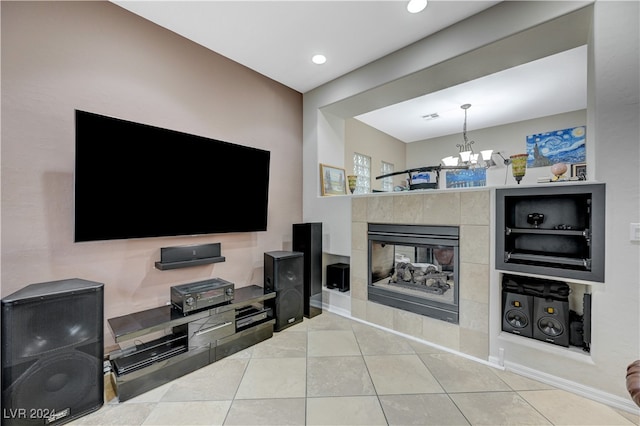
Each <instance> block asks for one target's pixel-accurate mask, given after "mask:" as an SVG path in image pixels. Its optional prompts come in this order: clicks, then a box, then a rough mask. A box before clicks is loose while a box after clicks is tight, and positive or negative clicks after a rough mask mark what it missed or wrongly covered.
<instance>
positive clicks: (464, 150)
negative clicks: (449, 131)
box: [442, 104, 496, 168]
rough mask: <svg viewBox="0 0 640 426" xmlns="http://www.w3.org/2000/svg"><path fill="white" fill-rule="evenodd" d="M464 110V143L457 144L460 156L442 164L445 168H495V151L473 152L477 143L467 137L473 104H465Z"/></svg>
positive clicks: (445, 160)
mask: <svg viewBox="0 0 640 426" xmlns="http://www.w3.org/2000/svg"><path fill="white" fill-rule="evenodd" d="M460 108H462V109H463V110H464V124H463V126H462V140H463V143H460V144H456V147H457V148H458V151H459V154H458V156H449V157H446V158H443V159H442V164H444V165H445V166H458V165H463V166H467V167H485V168H486V167H491V166H495V164H496V163H495V162H494V161H493V160H492V158H491V157H492V155H493V150H492V149H485V150H482V151H480V153H478V154H476V153H475V152H473V146H472V145H473V144H474V143H475V141H470V140H469V138H468V137H467V110H468V109H469V108H471V104H463V105H461V106H460Z"/></svg>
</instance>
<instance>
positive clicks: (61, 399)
mask: <svg viewBox="0 0 640 426" xmlns="http://www.w3.org/2000/svg"><path fill="white" fill-rule="evenodd" d="M103 287H104V286H103V284H100V283H96V282H92V281H85V280H81V279H68V280H61V281H52V282H46V283H39V284H31V285H28V286H26V287H24V288H23V289H21V290H18V291H17V292H15V293H13V294H11V295H9V296H7V297H5V298H4V299H2V424H3V425H5V426H9V425H11V426H13V425H45V424H46V425H60V424H64V423H67V422H70V421H72V420H74V419H77V418H78V417H81V416H83V415H85V414H88V413H90V412H92V411H95V410H97V409H99V408H100V407H101V406H102V404H103V403H104V373H103V355H104V344H103V341H104V336H103V325H104V319H103V311H104V291H103Z"/></svg>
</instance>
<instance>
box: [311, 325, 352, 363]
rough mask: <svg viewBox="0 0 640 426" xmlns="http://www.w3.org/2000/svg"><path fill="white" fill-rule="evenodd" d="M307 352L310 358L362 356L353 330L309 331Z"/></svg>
mask: <svg viewBox="0 0 640 426" xmlns="http://www.w3.org/2000/svg"><path fill="white" fill-rule="evenodd" d="M307 351H308V352H307V353H308V355H309V356H310V357H311V356H352V355H362V354H361V353H360V347H359V346H358V342H357V341H356V336H355V335H354V334H353V331H351V330H321V331H309V336H308V347H307Z"/></svg>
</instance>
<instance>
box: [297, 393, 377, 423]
mask: <svg viewBox="0 0 640 426" xmlns="http://www.w3.org/2000/svg"><path fill="white" fill-rule="evenodd" d="M386 424H387V421H386V420H385V417H384V413H383V412H382V408H381V407H380V403H379V402H378V398H377V397H375V396H346V397H344V396H343V397H333V398H307V425H340V426H345V425H353V426H355V425H366V426H375V425H386Z"/></svg>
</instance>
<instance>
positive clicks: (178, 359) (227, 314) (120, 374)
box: [107, 285, 276, 402]
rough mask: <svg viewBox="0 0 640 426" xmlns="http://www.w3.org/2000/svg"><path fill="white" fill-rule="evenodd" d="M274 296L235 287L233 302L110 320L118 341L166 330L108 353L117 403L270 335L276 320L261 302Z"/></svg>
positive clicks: (169, 308)
mask: <svg viewBox="0 0 640 426" xmlns="http://www.w3.org/2000/svg"><path fill="white" fill-rule="evenodd" d="M275 297H276V293H275V292H271V293H267V294H264V289H263V288H262V287H260V286H257V285H251V286H248V287H242V288H238V289H235V296H234V299H233V301H231V302H228V303H225V304H221V305H218V306H215V307H213V308H211V309H206V310H202V311H199V312H195V313H193V314H189V315H184V314H183V313H182V312H180V311H178V310H177V309H175V308H173V307H172V306H161V307H158V308H153V309H147V310H145V311H140V312H134V313H132V314H128V315H123V316H120V317H116V318H111V319H108V320H107V321H108V323H109V327H110V328H111V331H112V333H113V335H114V338H115V341H116V343H124V342H130V341H134V340H138V339H140V338H144V337H149V336H153V335H154V334H158V333H165V335H163V336H161V337H158V338H152V340H150V341H148V342H145V343H139V344H135V345H134V346H130V347H129V348H125V349H120V350H116V351H113V352H111V353H110V354H109V361H110V362H111V366H112V371H113V378H114V383H115V387H116V392H117V395H118V399H119V401H120V402H123V401H126V400H128V399H131V398H133V397H135V396H138V395H140V394H142V393H144V392H147V391H149V390H151V389H153V388H156V387H158V386H160V385H163V384H165V383H168V382H170V381H172V380H174V379H177V378H178V377H181V376H183V375H185V374H188V373H190V372H192V371H195V370H197V369H199V368H202V367H205V366H206V365H209V364H211V363H213V362H215V361H218V360H220V359H222V358H225V357H227V356H229V355H232V354H234V353H236V352H239V351H241V350H243V349H246V348H248V347H250V346H252V345H255V344H256V343H259V342H261V341H263V340H266V339H269V338H271V337H272V336H273V326H274V324H275V320H274V319H273V318H272V315H271V314H270V312H269V309H268V308H265V307H264V305H263V303H264V301H266V300H269V299H273V298H275Z"/></svg>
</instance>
